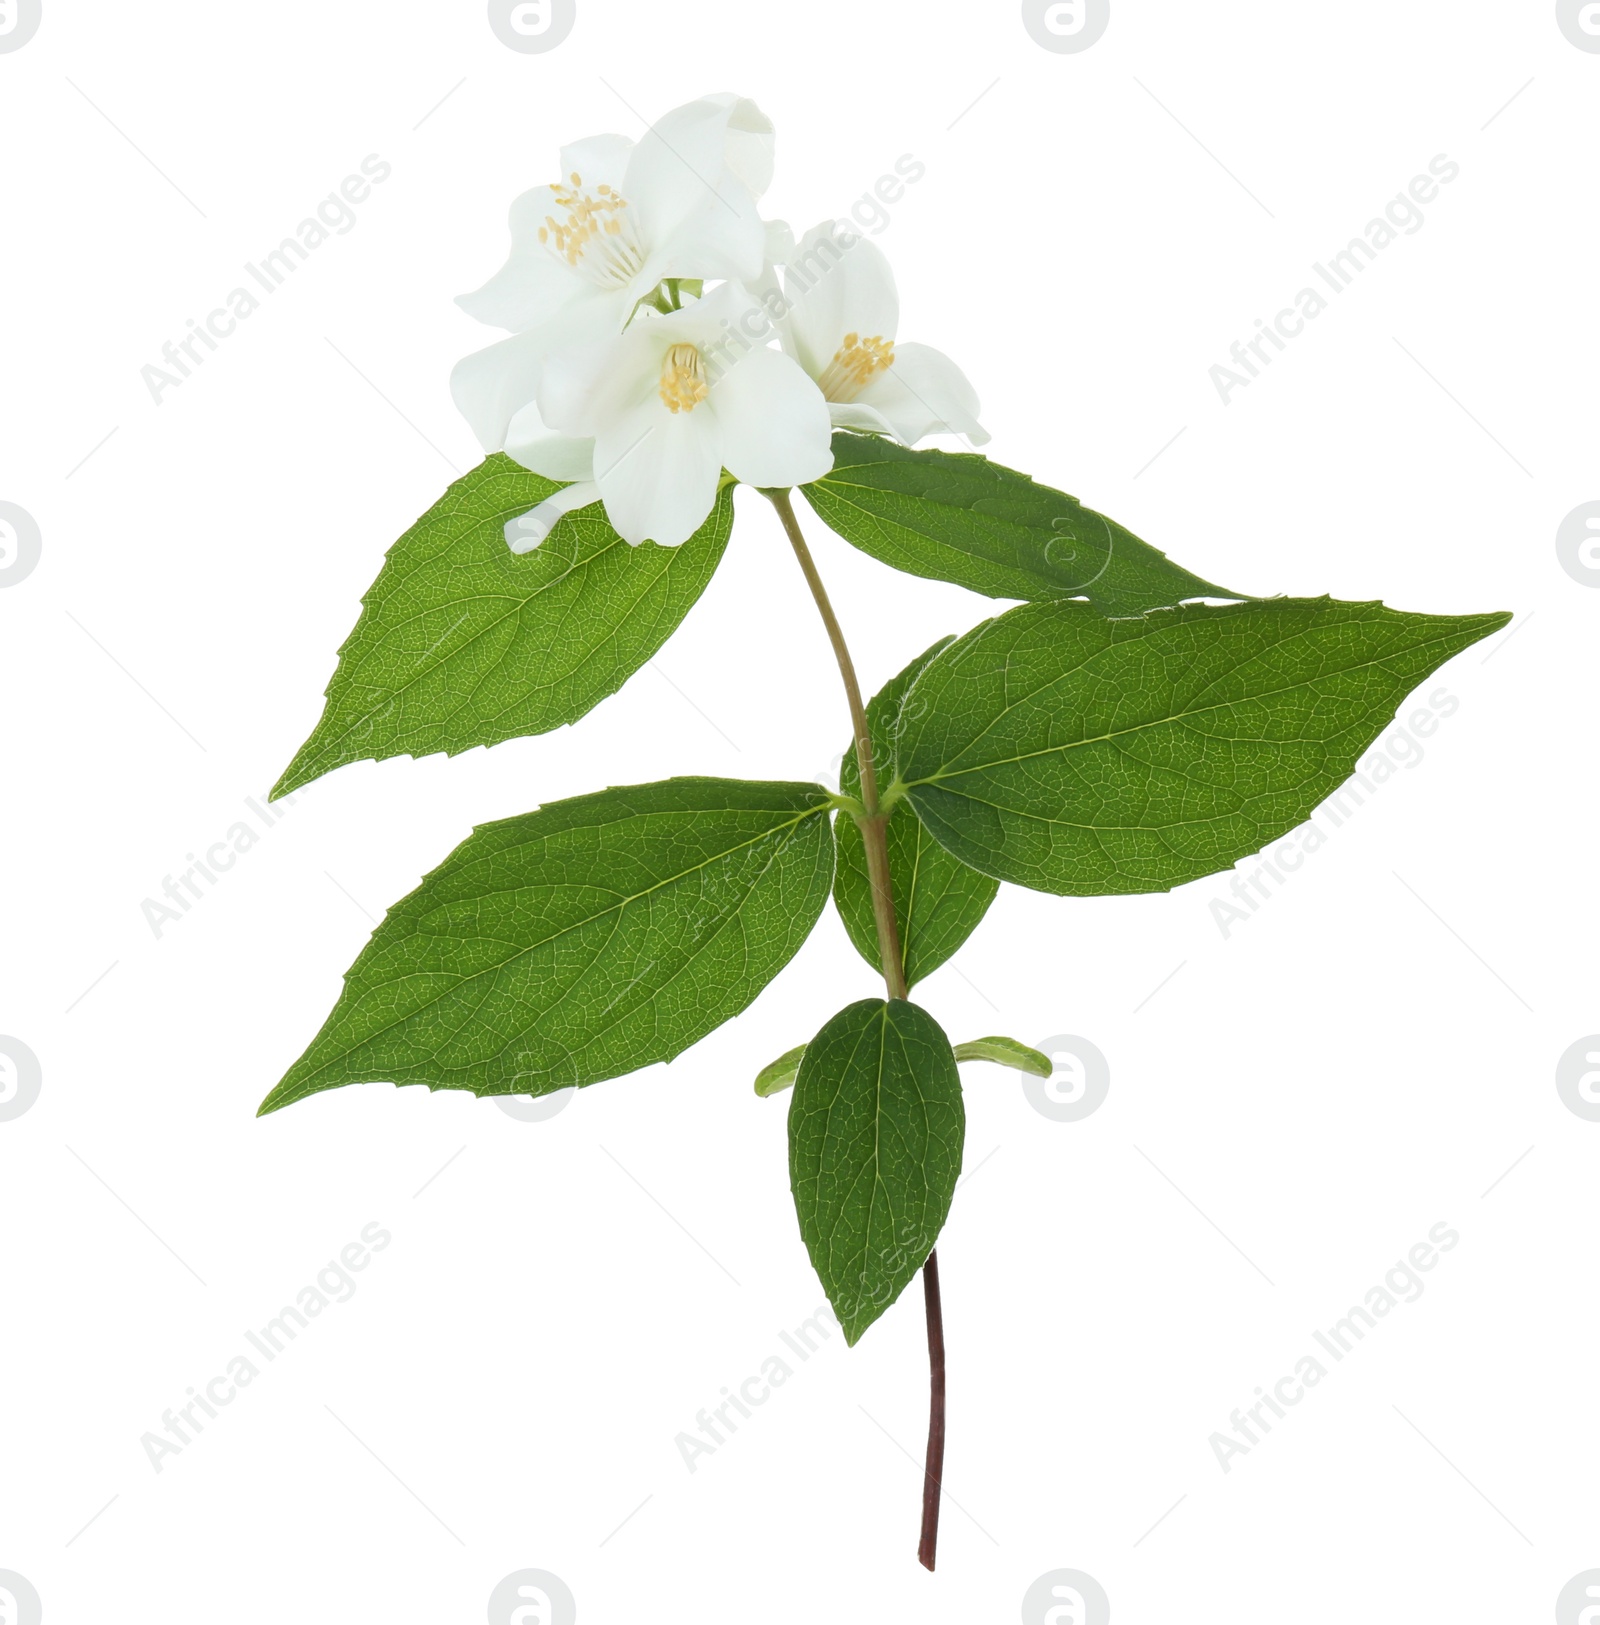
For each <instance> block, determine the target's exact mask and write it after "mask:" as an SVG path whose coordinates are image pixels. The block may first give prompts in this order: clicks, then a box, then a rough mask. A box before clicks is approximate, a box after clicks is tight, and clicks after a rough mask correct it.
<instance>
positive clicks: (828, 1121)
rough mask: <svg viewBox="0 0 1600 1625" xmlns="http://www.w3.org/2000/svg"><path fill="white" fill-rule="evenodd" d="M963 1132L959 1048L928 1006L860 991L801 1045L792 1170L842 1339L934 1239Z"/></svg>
mask: <svg viewBox="0 0 1600 1625" xmlns="http://www.w3.org/2000/svg"><path fill="white" fill-rule="evenodd" d="M965 1134H966V1112H965V1109H964V1108H963V1106H962V1102H961V1079H960V1076H959V1075H958V1074H957V1072H956V1062H955V1056H954V1055H953V1054H952V1053H951V1050H950V1041H949V1039H947V1038H946V1037H945V1035H944V1032H943V1031H942V1029H941V1028H940V1026H939V1024H938V1022H936V1021H935V1020H934V1019H933V1017H932V1016H930V1015H929V1014H928V1013H927V1011H926V1010H923V1009H920V1008H919V1007H918V1006H916V1005H914V1004H907V1003H906V1002H905V1001H904V1000H903V999H895V1000H892V1001H885V1000H883V999H863V1000H862V1001H861V1003H860V1004H852V1005H851V1006H850V1007H849V1008H848V1009H845V1010H841V1011H840V1012H839V1014H838V1015H836V1016H835V1017H834V1018H833V1020H832V1021H830V1022H829V1023H828V1024H827V1026H825V1027H824V1028H823V1029H822V1031H821V1032H820V1033H818V1034H817V1036H816V1037H815V1038H813V1039H812V1040H811V1042H810V1044H808V1045H807V1046H806V1052H805V1055H804V1057H803V1058H802V1060H801V1062H800V1075H799V1077H798V1078H797V1079H796V1080H795V1086H794V1099H793V1101H792V1102H791V1104H790V1107H789V1182H790V1185H791V1186H792V1188H793V1190H794V1205H795V1211H796V1213H797V1214H798V1215H799V1217H800V1234H801V1236H802V1237H803V1238H804V1240H805V1244H806V1250H807V1251H808V1252H809V1253H810V1254H811V1262H812V1264H813V1265H814V1266H815V1268H816V1272H817V1274H818V1275H819V1276H820V1277H821V1279H822V1285H823V1289H824V1290H825V1291H826V1292H827V1294H828V1302H829V1303H831V1304H832V1305H833V1311H834V1313H835V1314H836V1315H837V1316H838V1317H839V1324H840V1326H842V1327H843V1328H844V1335H845V1341H846V1342H848V1343H854V1342H856V1341H857V1340H858V1339H859V1338H860V1336H861V1334H862V1333H863V1332H864V1331H865V1330H866V1329H867V1327H869V1326H870V1325H871V1324H872V1323H873V1321H875V1320H876V1319H877V1318H878V1316H879V1315H881V1314H882V1313H883V1312H884V1310H885V1309H887V1308H888V1307H889V1305H890V1304H892V1303H893V1302H894V1300H895V1299H896V1298H898V1297H899V1296H900V1293H901V1291H902V1290H903V1289H904V1288H905V1286H906V1283H907V1282H908V1281H910V1280H911V1279H912V1278H913V1277H914V1276H915V1275H916V1273H917V1271H918V1270H919V1269H921V1268H922V1264H923V1261H924V1260H925V1259H926V1258H927V1256H928V1254H929V1253H930V1252H932V1251H933V1244H934V1243H935V1242H936V1241H937V1240H938V1239H939V1231H940V1230H941V1229H942V1228H943V1226H944V1221H945V1219H946V1217H947V1216H948V1215H949V1212H950V1199H951V1197H952V1196H953V1195H954V1194H955V1188H956V1178H957V1176H958V1175H959V1174H960V1172H961V1145H962V1140H963V1138H964V1137H965Z"/></svg>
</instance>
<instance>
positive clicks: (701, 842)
mask: <svg viewBox="0 0 1600 1625" xmlns="http://www.w3.org/2000/svg"><path fill="white" fill-rule="evenodd" d="M828 805H829V798H828V796H827V794H826V793H825V792H824V791H821V790H819V789H818V788H817V786H816V785H814V784H746V783H742V782H740V781H738V780H733V779H669V780H667V781H666V782H665V783H663V784H642V785H635V786H632V787H630V788H626V789H612V790H602V791H600V792H599V793H598V794H596V795H589V796H578V797H576V798H574V799H573V800H571V801H557V802H553V803H551V805H549V806H547V807H541V808H540V809H539V810H538V811H537V812H531V813H525V814H523V815H522V816H521V817H520V818H507V819H505V820H503V821H502V822H500V823H497V824H485V825H483V826H482V827H481V828H479V829H477V830H474V831H473V833H472V834H471V835H470V836H469V837H468V838H467V839H466V840H465V841H463V842H462V843H461V845H460V846H458V847H457V848H456V849H455V851H454V852H452V853H451V854H450V856H449V857H448V858H446V859H445V861H444V862H443V863H442V864H441V865H440V866H439V868H437V869H435V870H434V871H433V873H432V874H430V875H428V876H427V877H426V878H425V879H424V880H423V882H422V884H421V885H420V886H418V887H417V889H416V890H415V891H414V892H412V893H411V895H410V896H409V897H406V898H404V899H403V900H402V901H401V902H399V903H397V904H396V905H395V906H394V907H393V908H392V909H390V911H389V914H388V917H387V918H386V919H385V920H384V922H383V924H382V925H380V926H379V927H378V929H377V930H376V931H374V932H373V934H372V940H371V941H370V942H369V943H368V944H367V946H366V948H365V949H364V950H363V951H362V953H361V957H360V958H359V959H357V960H356V962H355V964H354V965H352V966H351V968H350V970H349V972H348V973H347V974H346V976H345V987H344V993H343V996H342V997H341V998H340V1000H339V1002H338V1004H337V1005H336V1006H335V1007H334V1011H333V1014H332V1015H331V1016H329V1017H328V1020H327V1022H326V1023H325V1024H324V1026H323V1028H322V1031H321V1032H319V1033H318V1034H317V1036H316V1038H315V1039H314V1040H313V1041H312V1043H311V1047H310V1048H309V1049H308V1050H307V1051H306V1052H305V1054H304V1055H302V1056H301V1057H300V1059H299V1060H298V1061H296V1062H295V1064H294V1065H293V1066H292V1067H290V1068H289V1071H288V1072H287V1073H286V1074H285V1076H284V1079H283V1081H282V1082H281V1083H280V1084H279V1085H278V1087H277V1088H276V1089H274V1090H273V1091H272V1093H271V1094H270V1095H268V1096H267V1098H266V1101H265V1102H264V1103H263V1105H262V1107H261V1110H262V1112H263V1113H265V1112H270V1111H276V1110H277V1109H278V1108H279V1107H280V1106H288V1105H291V1104H292V1103H293V1102H295V1101H297V1100H302V1099H304V1098H305V1097H306V1096H307V1095H312V1094H316V1093H317V1092H318V1091H320V1090H323V1089H336V1088H338V1087H339V1086H340V1085H341V1084H346V1083H365V1082H370V1081H374V1080H382V1079H386V1080H389V1081H392V1082H394V1083H425V1084H427V1085H428V1087H429V1088H430V1089H470V1090H471V1091H472V1092H473V1093H474V1094H477V1095H543V1094H549V1093H551V1092H552V1091H553V1090H556V1089H561V1088H565V1087H567V1086H569V1085H572V1084H579V1085H582V1084H590V1083H598V1082H599V1081H600V1080H601V1079H602V1078H614V1077H618V1076H620V1075H621V1074H622V1073H624V1072H632V1071H635V1070H636V1069H637V1068H639V1067H642V1066H649V1065H650V1064H651V1063H652V1062H654V1061H670V1060H671V1059H672V1058H673V1057H674V1056H675V1055H678V1054H680V1053H681V1052H682V1051H683V1050H685V1049H687V1048H688V1047H689V1045H691V1044H693V1043H695V1042H696V1041H697V1040H698V1039H701V1038H703V1037H704V1036H705V1035H706V1034H707V1033H708V1032H710V1031H711V1030H712V1029H713V1028H714V1027H717V1026H720V1025H721V1024H722V1023H723V1022H724V1021H727V1020H728V1019H729V1018H730V1017H731V1016H736V1015H737V1014H738V1013H739V1012H740V1011H741V1010H743V1009H744V1007H745V1006H746V1005H747V1004H749V1003H750V1001H751V1000H752V999H753V998H755V996H756V994H758V993H759V992H760V991H761V989H762V988H763V987H765V986H766V985H767V983H768V982H769V981H771V980H772V978H773V977H774V976H776V975H777V973H778V972H779V971H780V970H782V968H783V967H784V966H785V965H786V964H787V963H788V962H789V960H790V959H791V958H792V957H793V955H794V953H795V951H796V950H797V949H798V948H799V947H800V944H801V943H802V942H804V941H805V939H806V937H807V936H808V935H809V934H810V931H811V928H812V927H813V926H814V925H815V924H816V923H817V917H818V915H819V914H820V913H821V912H822V906H823V904H824V903H825V902H826V901H827V897H828V888H829V885H830V884H831V882H832V880H833V835H832V832H831V829H830V826H829V821H828V816H827V811H828Z"/></svg>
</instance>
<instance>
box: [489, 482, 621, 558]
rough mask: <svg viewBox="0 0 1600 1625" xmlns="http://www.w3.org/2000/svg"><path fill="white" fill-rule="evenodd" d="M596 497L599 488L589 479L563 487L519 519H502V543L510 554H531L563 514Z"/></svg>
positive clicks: (584, 505) (588, 502)
mask: <svg viewBox="0 0 1600 1625" xmlns="http://www.w3.org/2000/svg"><path fill="white" fill-rule="evenodd" d="M599 500H600V487H599V486H598V485H596V484H595V483H594V482H593V481H592V480H590V481H580V482H579V483H578V484H576V485H568V486H564V487H563V488H562V489H561V490H559V491H557V492H556V493H555V495H554V496H548V497H546V498H545V499H544V501H543V502H541V503H540V504H539V506H538V507H537V508H532V509H530V510H529V511H528V512H527V513H525V514H523V515H522V517H521V518H520V519H508V520H507V521H506V527H505V533H506V545H507V546H508V547H509V548H510V549H511V551H512V552H513V553H531V552H532V551H533V550H534V548H536V547H537V546H538V545H539V543H540V542H542V541H543V540H544V539H545V537H547V536H548V535H549V534H550V532H551V531H553V530H554V529H555V528H556V525H557V523H558V522H559V521H560V520H561V519H562V518H563V517H564V516H565V515H567V514H569V513H572V512H574V511H575V510H576V509H578V508H587V507H589V506H590V505H591V504H593V503H596V502H598V501H599Z"/></svg>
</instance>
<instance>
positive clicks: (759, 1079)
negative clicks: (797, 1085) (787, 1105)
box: [756, 1044, 806, 1100]
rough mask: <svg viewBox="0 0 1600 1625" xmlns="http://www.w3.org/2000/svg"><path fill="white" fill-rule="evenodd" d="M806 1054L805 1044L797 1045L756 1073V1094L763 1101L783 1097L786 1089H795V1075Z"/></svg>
mask: <svg viewBox="0 0 1600 1625" xmlns="http://www.w3.org/2000/svg"><path fill="white" fill-rule="evenodd" d="M805 1052H806V1047H805V1045H804V1044H796V1045H795V1047H794V1048H793V1049H791V1050H785V1051H784V1053H783V1054H782V1055H780V1056H779V1057H778V1058H777V1060H775V1061H773V1062H770V1063H769V1064H768V1065H766V1066H764V1067H762V1069H761V1070H760V1071H759V1072H758V1073H756V1093H757V1094H758V1095H760V1096H761V1098H762V1099H763V1100H765V1099H766V1097H767V1096H768V1095H781V1094H782V1093H783V1091H784V1090H785V1089H792V1088H793V1087H794V1079H795V1074H796V1073H797V1072H798V1071H799V1070H800V1057H801V1056H802V1055H804V1054H805Z"/></svg>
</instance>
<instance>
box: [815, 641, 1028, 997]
mask: <svg viewBox="0 0 1600 1625" xmlns="http://www.w3.org/2000/svg"><path fill="white" fill-rule="evenodd" d="M953 641H954V640H953V639H951V638H944V639H942V640H941V641H940V642H938V643H936V644H934V646H933V647H932V648H931V649H929V650H927V651H926V652H925V653H923V654H921V655H919V656H918V657H917V658H916V659H915V660H913V661H912V662H911V664H910V665H909V666H907V667H906V669H905V670H904V671H903V672H901V673H900V675H899V676H898V677H894V678H891V679H890V680H889V681H888V682H887V683H885V684H884V686H883V688H882V689H880V690H879V692H878V693H877V695H876V696H875V697H874V698H873V700H872V702H871V703H870V704H869V705H868V706H867V726H868V728H869V729H870V730H871V733H872V755H873V760H874V762H875V763H876V765H877V773H878V782H879V786H880V788H882V789H887V788H888V784H889V774H890V771H891V768H892V764H893V762H894V744H895V737H896V734H897V732H898V729H899V726H900V717H901V703H902V701H903V700H904V699H905V696H906V694H907V693H908V692H909V691H910V688H911V685H912V683H913V682H914V681H915V680H916V676H917V674H918V672H920V671H921V670H922V668H923V667H924V666H926V665H927V663H928V662H929V661H930V660H932V659H933V657H934V656H935V655H936V654H938V652H939V651H940V650H941V649H943V648H945V647H946V646H947V645H949V644H950V643H951V642H953ZM839 783H840V788H841V789H842V790H843V791H844V793H845V794H846V795H848V796H858V795H859V794H860V793H861V767H860V764H859V763H858V762H857V761H856V749H855V746H854V744H852V745H851V747H850V750H849V753H848V754H847V755H846V756H845V759H844V766H843V767H842V768H841V770H840V773H839ZM836 831H837V834H838V839H839V867H838V870H837V871H836V872H835V874H834V877H833V900H834V902H835V904H836V905H837V906H838V909H839V917H840V918H841V919H842V920H843V921H844V925H845V930H846V931H848V932H849V934H850V940H851V942H853V943H854V944H855V946H856V951H857V952H858V953H859V954H860V955H861V957H862V958H863V959H865V960H866V962H867V963H868V964H869V965H871V966H872V968H873V969H874V970H881V969H882V967H883V961H882V958H881V956H880V955H879V952H878V926H877V920H876V918H875V917H874V915H873V912H872V883H871V881H870V880H869V879H868V878H867V853H866V848H865V847H864V846H863V845H862V842H861V830H860V828H859V827H858V826H857V824H856V821H855V820H854V819H853V818H852V817H850V815H849V814H848V813H840V814H839V817H838V819H837V821H836ZM884 833H885V837H886V839H887V841H888V845H889V890H890V892H891V893H892V894H893V896H894V911H895V918H896V920H897V921H898V923H899V927H900V957H901V959H902V961H903V962H904V964H903V968H904V971H905V978H906V986H907V987H908V988H911V987H915V986H916V984H917V983H918V982H920V981H921V980H922V978H923V977H924V976H927V975H928V974H929V973H930V972H932V971H935V970H937V969H938V968H939V966H940V965H942V964H943V963H944V962H945V960H947V959H948V958H949V957H950V956H951V955H952V954H953V953H955V951H956V950H957V949H958V948H959V947H960V946H961V944H962V943H964V942H965V941H966V940H967V938H968V937H970V936H971V935H972V933H973V931H974V930H975V929H976V928H977V925H978V922H979V921H980V920H981V919H982V918H983V917H984V915H985V914H986V913H987V912H988V910H989V905H990V904H991V903H992V902H993V901H994V899H995V894H996V893H997V892H998V891H999V890H1000V885H999V882H998V881H995V880H991V879H990V878H989V876H988V875H981V874H979V873H978V872H977V870H976V869H969V868H968V867H967V866H966V865H965V864H964V863H962V862H961V861H960V860H959V859H958V858H955V857H952V856H951V855H950V853H948V852H946V851H945V849H944V848H943V847H942V846H940V845H939V843H938V842H937V841H936V840H934V838H933V837H932V836H931V835H929V834H928V832H927V831H926V830H925V829H924V828H923V827H922V825H921V823H920V822H919V821H918V819H917V815H916V813H915V812H914V811H913V810H912V808H911V806H910V804H909V803H907V802H902V803H901V804H900V805H899V806H897V807H895V808H894V809H893V810H892V811H891V812H890V814H889V820H888V824H887V826H886V828H885V831H884Z"/></svg>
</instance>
